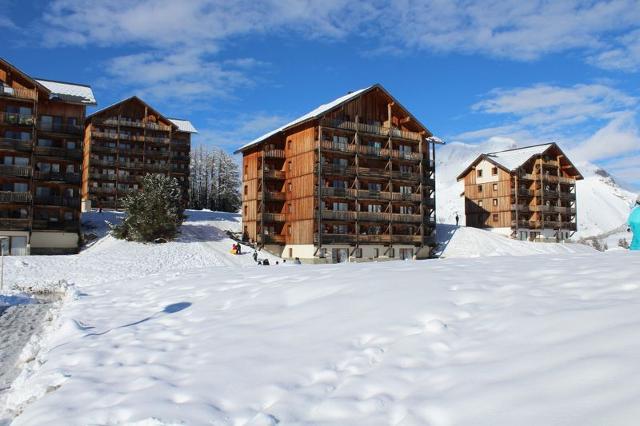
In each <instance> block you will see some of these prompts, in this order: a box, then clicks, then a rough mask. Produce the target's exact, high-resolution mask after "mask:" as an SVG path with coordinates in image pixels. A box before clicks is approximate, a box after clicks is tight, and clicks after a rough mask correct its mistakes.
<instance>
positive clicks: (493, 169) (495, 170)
mask: <svg viewBox="0 0 640 426" xmlns="http://www.w3.org/2000/svg"><path fill="white" fill-rule="evenodd" d="M491 174H492V175H493V176H496V175H497V174H498V168H497V167H493V168H491Z"/></svg>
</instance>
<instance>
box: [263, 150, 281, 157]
mask: <svg viewBox="0 0 640 426" xmlns="http://www.w3.org/2000/svg"><path fill="white" fill-rule="evenodd" d="M263 155H264V157H265V158H284V157H285V156H284V149H268V150H265V151H264V153H263Z"/></svg>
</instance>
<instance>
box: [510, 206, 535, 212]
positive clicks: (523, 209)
mask: <svg viewBox="0 0 640 426" xmlns="http://www.w3.org/2000/svg"><path fill="white" fill-rule="evenodd" d="M511 210H513V211H518V212H529V211H531V210H530V209H529V205H525V204H511Z"/></svg>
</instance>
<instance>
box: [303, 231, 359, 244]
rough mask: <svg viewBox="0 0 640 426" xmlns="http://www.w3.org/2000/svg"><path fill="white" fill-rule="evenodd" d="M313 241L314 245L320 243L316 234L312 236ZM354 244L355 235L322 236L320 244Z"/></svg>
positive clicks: (327, 234)
mask: <svg viewBox="0 0 640 426" xmlns="http://www.w3.org/2000/svg"><path fill="white" fill-rule="evenodd" d="M313 240H314V242H315V243H316V244H318V243H319V242H320V240H319V238H318V233H317V232H316V233H315V234H313ZM355 242H356V235H355V234H329V233H326V234H325V233H323V234H322V244H351V243H355Z"/></svg>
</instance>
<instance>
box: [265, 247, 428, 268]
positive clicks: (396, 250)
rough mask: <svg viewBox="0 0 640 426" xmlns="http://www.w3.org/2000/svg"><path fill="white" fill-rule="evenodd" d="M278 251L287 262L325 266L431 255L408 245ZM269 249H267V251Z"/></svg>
mask: <svg viewBox="0 0 640 426" xmlns="http://www.w3.org/2000/svg"><path fill="white" fill-rule="evenodd" d="M278 247H281V249H280V250H278V252H279V254H278V253H276V252H274V251H272V250H268V251H269V252H270V253H273V254H278V255H279V256H281V257H282V258H283V259H287V261H290V260H295V259H296V258H298V259H300V261H301V262H302V263H312V264H323V263H342V262H384V261H388V260H402V259H427V258H429V257H430V255H431V249H430V248H429V247H416V246H413V245H408V244H394V245H391V246H384V245H375V244H371V245H368V244H367V245H360V246H359V247H357V248H356V247H354V246H350V245H348V244H323V245H322V248H321V249H318V247H317V246H315V245H313V244H287V245H285V246H278ZM266 248H267V247H265V249H266Z"/></svg>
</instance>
